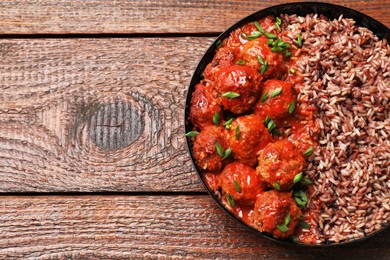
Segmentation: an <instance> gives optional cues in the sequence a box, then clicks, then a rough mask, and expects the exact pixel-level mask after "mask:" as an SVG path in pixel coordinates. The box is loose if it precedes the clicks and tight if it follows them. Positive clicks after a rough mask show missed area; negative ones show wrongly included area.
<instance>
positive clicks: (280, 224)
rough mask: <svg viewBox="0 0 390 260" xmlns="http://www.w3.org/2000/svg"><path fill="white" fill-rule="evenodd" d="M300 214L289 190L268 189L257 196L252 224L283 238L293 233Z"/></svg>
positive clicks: (262, 230)
mask: <svg viewBox="0 0 390 260" xmlns="http://www.w3.org/2000/svg"><path fill="white" fill-rule="evenodd" d="M301 214H302V212H301V210H300V209H299V207H298V206H297V205H296V203H295V201H294V200H293V198H292V197H291V194H290V193H289V192H279V191H276V190H270V191H266V192H263V193H261V194H260V195H258V196H257V199H256V202H255V206H254V209H253V224H254V225H255V227H256V228H257V229H259V230H260V231H261V232H267V233H269V234H272V235H273V236H274V237H276V238H281V239H285V238H287V237H289V236H291V235H292V234H293V233H294V231H295V229H296V227H297V225H298V223H299V218H300V215H301Z"/></svg>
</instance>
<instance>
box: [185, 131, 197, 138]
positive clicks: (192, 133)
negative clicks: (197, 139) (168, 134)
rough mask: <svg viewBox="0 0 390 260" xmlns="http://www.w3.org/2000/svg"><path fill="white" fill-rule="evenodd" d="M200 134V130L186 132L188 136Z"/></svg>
mask: <svg viewBox="0 0 390 260" xmlns="http://www.w3.org/2000/svg"><path fill="white" fill-rule="evenodd" d="M198 134H199V132H196V131H191V132H188V133H186V136H187V137H194V136H197V135H198Z"/></svg>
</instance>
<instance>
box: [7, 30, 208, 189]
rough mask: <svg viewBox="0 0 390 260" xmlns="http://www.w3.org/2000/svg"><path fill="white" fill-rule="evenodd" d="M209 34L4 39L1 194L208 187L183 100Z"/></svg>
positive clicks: (206, 45)
mask: <svg viewBox="0 0 390 260" xmlns="http://www.w3.org/2000/svg"><path fill="white" fill-rule="evenodd" d="M212 40H213V38H184V37H183V38H167V39H159V38H153V39H143V38H133V39H34V40H32V39H15V40H12V39H10V40H4V39H3V40H0V57H1V59H0V71H1V74H0V89H1V94H0V179H1V182H0V192H26V191H39V192H44V191H51V192H53V191H57V192H58V191H203V187H202V186H201V185H200V182H199V181H198V177H197V175H196V174H195V172H194V169H193V167H192V164H191V161H190V157H189V155H188V153H187V150H186V147H185V143H184V141H185V139H184V127H183V124H184V102H185V95H186V90H187V88H188V84H189V80H190V76H191V74H192V72H193V70H194V69H195V67H196V65H197V62H198V61H199V60H200V58H201V56H202V54H203V53H204V52H205V50H206V49H207V47H208V46H209V45H210V44H211V42H212Z"/></svg>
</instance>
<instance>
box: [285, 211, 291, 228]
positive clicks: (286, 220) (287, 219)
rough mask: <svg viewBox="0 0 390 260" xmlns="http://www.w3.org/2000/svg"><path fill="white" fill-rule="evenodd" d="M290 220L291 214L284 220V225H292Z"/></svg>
mask: <svg viewBox="0 0 390 260" xmlns="http://www.w3.org/2000/svg"><path fill="white" fill-rule="evenodd" d="M290 219H291V216H290V213H289V214H287V216H286V218H285V219H284V224H285V225H286V226H287V225H288V223H290Z"/></svg>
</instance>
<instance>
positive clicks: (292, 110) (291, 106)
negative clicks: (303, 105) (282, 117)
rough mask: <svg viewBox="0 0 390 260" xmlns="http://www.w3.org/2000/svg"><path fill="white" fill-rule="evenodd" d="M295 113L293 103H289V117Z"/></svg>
mask: <svg viewBox="0 0 390 260" xmlns="http://www.w3.org/2000/svg"><path fill="white" fill-rule="evenodd" d="M294 111H295V102H294V100H293V101H291V103H290V105H288V113H289V114H290V115H291V114H292V113H294Z"/></svg>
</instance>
